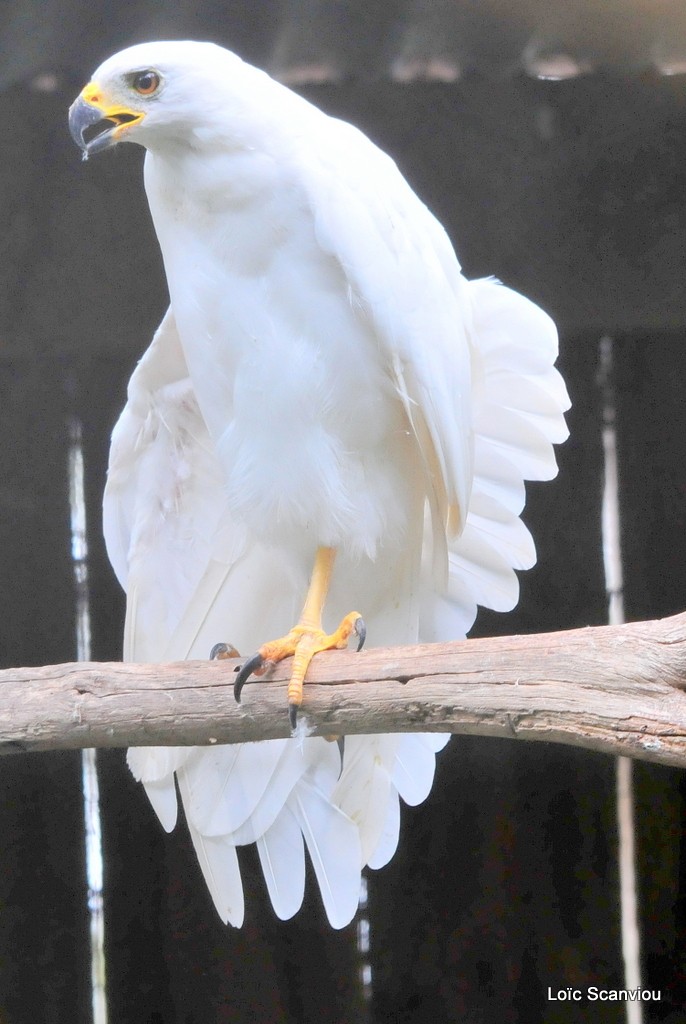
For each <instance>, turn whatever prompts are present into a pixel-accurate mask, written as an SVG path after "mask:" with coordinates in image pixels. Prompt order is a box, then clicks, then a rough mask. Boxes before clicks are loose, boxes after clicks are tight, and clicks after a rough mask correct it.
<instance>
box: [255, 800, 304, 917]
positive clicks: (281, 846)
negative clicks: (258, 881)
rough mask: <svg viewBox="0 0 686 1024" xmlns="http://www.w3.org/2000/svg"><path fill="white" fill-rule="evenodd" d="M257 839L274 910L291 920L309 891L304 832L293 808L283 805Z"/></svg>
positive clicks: (278, 914)
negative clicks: (306, 890)
mask: <svg viewBox="0 0 686 1024" xmlns="http://www.w3.org/2000/svg"><path fill="white" fill-rule="evenodd" d="M255 842H256V844H257V852H258V854H259V857H260V864H261V866H262V873H263V874H264V879H265V882H266V883H267V891H268V893H269V898H270V899H271V901H272V906H273V907H274V912H275V914H276V916H277V917H278V918H280V919H281V920H282V921H287V920H289V918H291V917H293V915H294V914H296V913H297V912H298V911H299V910H300V906H301V904H302V901H303V896H304V894H305V847H304V845H303V834H302V830H301V828H300V824H299V822H298V819H297V818H296V816H295V814H294V813H293V812H292V811H291V809H290V807H288V806H284V807H282V809H281V812H280V814H279V815H278V817H277V818H276V819H275V820H274V822H273V823H272V824H271V825H270V826H269V828H268V829H267V830H266V831H265V832H263V833H262V834H261V835H260V836H258V838H257V839H256V840H255Z"/></svg>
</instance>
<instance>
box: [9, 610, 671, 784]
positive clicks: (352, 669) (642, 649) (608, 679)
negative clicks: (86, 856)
mask: <svg viewBox="0 0 686 1024" xmlns="http://www.w3.org/2000/svg"><path fill="white" fill-rule="evenodd" d="M237 664H240V662H235V661H234V662H232V661H221V662H220V661H214V662H209V661H207V662H201V661H187V662H179V663H176V664H169V665H133V664H119V663H104V664H97V663H88V664H67V665H49V666H46V667H43V668H18V669H6V670H4V671H2V672H0V753H13V752H19V751H27V750H63V749H73V748H81V747H124V746H143V745H164V744H170V745H186V744H212V743H237V742H242V741H246V740H258V739H271V738H275V737H281V736H288V735H289V726H288V716H287V711H286V694H285V686H284V685H283V681H284V680H285V678H286V676H287V672H288V662H285V663H283V664H281V665H279V666H277V668H276V669H275V671H274V673H273V675H272V676H271V677H270V679H269V680H268V681H257V680H255V681H254V682H252V683H250V684H249V685H247V686H246V687H245V689H244V691H243V701H242V703H241V704H240V705H237V704H236V703H235V702H234V699H233V693H232V686H233V679H234V672H233V669H234V668H235V667H236V665H237ZM307 678H308V685H307V686H306V689H305V704H304V706H303V714H302V717H303V718H304V719H305V720H306V723H307V725H308V727H309V728H310V729H311V731H312V734H313V735H331V734H346V733H348V734H350V733H375V732H377V733H378V732H399V731H402V732H413V731H414V732H416V731H432V732H454V733H470V734H477V735H484V736H504V737H511V738H517V739H525V740H546V741H552V742H556V743H567V744H571V745H573V746H578V747H585V748H587V749H590V750H601V751H605V752H607V753H611V754H624V755H627V756H629V757H636V758H642V759H645V760H649V761H658V762H662V763H663V764H670V765H685V766H686V613H683V614H680V615H676V616H674V617H672V618H668V619H662V620H658V621H652V622H637V623H632V624H629V625H625V626H602V627H589V628H587V629H578V630H570V631H566V632H559V633H544V634H536V635H533V636H508V637H498V638H494V639H488V640H467V641H464V642H461V643H449V644H427V645H422V646H413V647H396V648H377V649H371V650H367V651H362V652H361V653H360V654H355V653H353V652H348V651H341V652H334V653H331V654H327V655H325V656H324V655H319V656H318V657H317V658H316V659H315V661H314V663H313V664H312V666H311V668H310V670H309V673H308V677H307ZM280 683H281V684H282V685H279V684H280Z"/></svg>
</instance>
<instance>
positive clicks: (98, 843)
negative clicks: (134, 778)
mask: <svg viewBox="0 0 686 1024" xmlns="http://www.w3.org/2000/svg"><path fill="white" fill-rule="evenodd" d="M68 473H69V510H70V518H71V559H72V566H73V570H74V589H75V595H76V659H77V661H90V659H91V623H90V592H89V587H88V540H87V536H86V499H85V488H84V478H83V443H82V431H81V422H80V420H78V419H77V418H76V417H73V418H72V419H71V420H70V423H69V465H68ZM81 774H82V786H83V815H84V823H85V831H86V879H87V882H88V912H89V915H90V933H91V986H92V1005H93V1017H92V1024H107V995H106V987H105V919H104V911H103V900H102V873H103V872H102V837H101V830H100V793H99V788H98V772H97V765H96V751H95V750H84V751H82V753H81Z"/></svg>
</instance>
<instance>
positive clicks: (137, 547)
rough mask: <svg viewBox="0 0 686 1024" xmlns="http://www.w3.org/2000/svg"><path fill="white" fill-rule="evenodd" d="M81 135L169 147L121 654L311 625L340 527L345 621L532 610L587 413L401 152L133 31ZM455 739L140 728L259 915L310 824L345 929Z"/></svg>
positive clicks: (222, 880) (115, 525)
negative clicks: (541, 502) (153, 737)
mask: <svg viewBox="0 0 686 1024" xmlns="http://www.w3.org/2000/svg"><path fill="white" fill-rule="evenodd" d="M141 76H144V77H141ZM145 76H147V78H146V77H145ZM151 76H152V77H151ZM142 83H143V84H145V85H146V88H147V86H148V85H150V83H152V86H153V88H152V91H151V92H150V93H149V94H148V93H147V91H146V93H145V94H144V93H143V90H142V87H141V85H142ZM94 112H95V113H94ZM102 118H105V119H106V120H105V121H101V124H100V125H99V126H98V128H99V129H100V128H103V127H104V128H106V129H107V131H104V132H101V133H100V134H99V135H95V136H93V138H91V139H90V140H86V139H85V135H86V133H85V127H84V126H85V125H86V123H87V122H88V123H90V124H91V125H93V124H95V122H96V121H97V120H98V119H102ZM72 131H73V132H74V134H75V137H77V140H78V141H79V143H80V144H81V145H82V146H83V148H84V150H85V152H86V154H87V153H88V152H89V151H91V150H95V149H103V148H105V147H106V145H108V144H110V143H111V142H115V141H118V140H119V139H128V140H130V141H135V142H140V143H141V144H142V145H144V146H145V147H146V148H147V149H148V153H147V157H146V163H145V185H146V190H147V194H148V199H149V203H150V208H151V211H152V215H153V219H154V223H155V228H156V231H157V235H158V238H159V242H160V246H161V249H162V254H163V257H164V263H165V268H166V274H167V280H168V284H169V292H170V300H171V305H170V309H169V311H168V313H167V315H166V316H165V318H164V320H163V322H162V324H161V326H160V328H159V330H158V332H157V334H156V336H155V338H154V340H153V342H152V345H151V346H150V348H149V349H148V351H147V352H146V354H145V355H144V356H143V358H142V360H141V362H140V363H139V365H138V367H137V369H136V371H135V372H134V374H133V377H132V379H131V382H130V385H129V396H128V402H127V405H126V408H125V409H124V411H123V413H122V415H121V418H120V420H119V422H118V424H117V426H116V428H115V431H114V434H113V439H112V450H111V456H110V467H109V477H108V484H107V490H106V494H105V504H104V521H105V536H106V540H107V547H108V551H109V554H110V558H111V560H112V564H113V566H114V568H115V571H116V572H117V575H118V577H119V579H120V581H121V583H122V585H123V586H124V587H125V588H126V591H127V620H126V635H125V651H124V653H125V657H126V658H127V659H131V660H135V661H157V660H172V659H179V658H190V657H195V658H204V657H207V656H208V653H209V651H210V648H211V647H212V645H213V644H214V643H215V642H216V641H217V640H223V639H227V640H230V641H231V642H232V643H234V644H235V645H236V646H237V647H238V648H239V649H240V650H241V651H242V652H243V653H251V652H252V651H253V650H254V649H255V648H256V647H257V646H258V645H259V644H260V643H262V642H263V641H264V640H266V639H269V638H270V637H273V636H278V635H281V634H282V633H284V632H286V631H287V630H288V629H289V627H290V626H291V625H292V623H293V622H295V620H296V618H297V614H298V611H299V609H300V606H301V604H302V600H303V596H304V593H305V589H306V585H307V578H308V574H309V571H310V569H311V566H312V562H313V559H314V555H315V552H316V550H317V548H319V547H321V546H327V547H334V548H336V549H337V561H336V565H335V569H334V575H333V581H332V586H331V591H330V595H329V601H328V605H327V617H328V616H329V615H330V616H331V620H332V622H333V621H334V620H335V621H337V619H338V618H340V617H341V616H342V615H344V614H345V613H346V612H347V611H348V610H349V609H350V608H351V607H355V606H359V607H360V609H361V611H362V612H363V614H364V616H365V619H366V621H367V626H368V635H369V638H370V641H371V642H372V643H374V644H378V645H382V644H394V643H411V642H415V641H417V640H419V641H428V640H439V639H447V638H455V637H459V636H463V635H464V634H465V633H466V631H467V630H468V629H469V628H470V626H471V624H472V622H473V620H474V616H475V614H476V606H477V604H481V605H485V606H487V607H491V608H495V609H498V610H507V609H510V608H512V607H513V606H514V604H515V603H516V601H517V597H518V582H517V577H516V575H515V572H514V570H515V569H525V568H528V567H530V566H531V565H532V564H533V562H534V560H535V553H534V547H533V542H532V540H531V537H530V535H529V533H528V531H527V529H526V527H525V526H524V525H523V523H522V522H521V520H520V518H519V515H520V512H521V510H522V507H523V504H524V497H525V495H524V484H523V481H524V479H549V478H551V477H552V476H554V474H555V472H556V465H555V459H554V455H553V451H552V444H553V443H557V442H560V441H562V440H564V438H565V437H566V428H565V425H564V419H563V415H562V413H563V411H564V409H566V408H567V406H568V404H569V403H568V399H567V395H566V391H565V388H564V384H563V382H562V380H561V378H560V376H559V374H558V373H557V371H556V370H555V369H554V366H553V364H554V361H555V358H556V355H557V335H556V331H555V328H554V326H553V324H552V322H551V320H550V319H549V318H548V317H547V316H546V314H544V313H543V312H542V311H541V310H540V309H538V308H537V307H536V306H535V305H533V304H532V303H530V302H529V301H527V300H526V299H524V298H522V297H521V296H519V295H517V294H516V293H514V292H512V291H510V290H509V289H507V288H505V287H503V286H501V285H499V284H497V283H496V282H494V281H491V280H484V281H476V282H471V283H470V282H467V281H466V280H465V279H464V278H463V277H462V275H461V273H460V268H459V264H458V262H457V259H456V257H455V254H454V252H453V249H452V246H451V245H450V242H449V240H448V238H447V236H446V234H445V232H444V231H443V229H442V227H441V226H440V225H439V224H438V222H437V221H436V220H435V219H434V217H433V216H432V215H431V214H430V213H429V211H428V210H427V209H426V207H425V206H424V205H423V204H422V203H421V202H420V200H419V199H418V198H417V196H416V195H415V194H414V193H413V192H412V190H411V189H410V187H409V186H408V185H407V183H406V182H405V180H404V179H403V177H402V176H401V175H400V173H399V171H398V170H397V168H396V166H395V164H394V163H393V162H392V161H391V160H390V159H389V158H388V157H387V156H386V155H384V154H383V153H381V152H380V151H379V150H378V149H377V148H376V147H375V146H374V145H373V144H372V143H371V142H370V141H369V140H368V139H367V138H365V137H364V136H363V135H362V134H361V133H360V132H358V131H357V130H356V129H354V128H353V127H351V126H350V125H347V124H344V123H343V122H341V121H338V120H335V119H333V118H330V117H327V116H326V115H324V114H323V113H321V112H320V111H319V110H317V109H316V108H315V107H313V106H311V105H310V104H308V103H307V102H306V101H305V100H303V99H301V98H299V97H297V96H296V95H294V94H293V93H291V92H290V91H289V90H287V89H285V88H283V87H282V86H280V85H279V84H277V83H276V82H274V81H272V80H271V79H270V78H269V77H268V76H267V75H265V74H263V73H262V72H260V71H258V70H256V69H255V68H252V67H250V66H249V65H246V64H244V63H243V62H242V61H240V60H239V58H238V57H236V56H235V55H233V54H231V53H229V52H228V51H226V50H223V49H221V48H219V47H216V46H213V45H211V44H205V43H189V42H184V43H151V44H145V45H142V46H136V47H132V48H131V49H129V50H125V51H123V52H122V53H119V54H117V55H116V56H114V57H112V58H110V60H108V61H106V62H105V63H104V64H103V65H102V66H101V67H100V68H99V69H98V71H97V72H96V73H95V76H94V79H93V81H92V82H91V83H90V85H89V86H87V87H86V89H84V91H83V93H82V96H81V98H80V99H79V100H77V102H76V104H75V105H74V107H73V108H72ZM322 656H324V655H322ZM306 702H307V691H305V708H304V709H305V712H306ZM218 713H221V712H218ZM285 713H286V711H285V707H284V714H285ZM446 741H447V737H445V736H435V735H407V736H404V735H393V736H355V737H352V738H347V739H346V740H345V742H344V746H343V755H342V760H341V754H340V751H339V746H338V745H337V744H334V743H329V742H326V741H325V740H323V739H317V738H304V739H303V738H294V739H290V740H276V741H269V742H265V743H249V744H243V745H239V746H233V747H210V748H185V747H179V748H160V749H157V748H144V749H143V748H141V749H135V750H131V751H130V752H129V764H130V766H131V769H132V771H133V772H134V774H135V776H136V777H137V778H138V779H140V780H141V781H142V782H143V783H144V784H145V786H146V789H147V791H148V794H149V796H150V799H151V802H152V804H153V806H154V807H155V810H156V811H157V813H158V815H159V817H160V820H161V822H162V824H163V825H164V827H165V828H166V829H168V830H170V829H172V828H173V827H174V824H175V821H176V810H177V808H176V791H175V785H174V773H175V774H176V777H177V779H178V787H179V792H180V794H181V798H182V800H183V802H184V807H185V811H186V816H187V820H188V824H189V828H190V831H191V836H192V839H193V843H194V845H195V849H196V851H197V854H198V859H199V862H200V865H201V867H202V870H203V873H204V875H205V878H206V881H207V884H208V887H209V890H210V892H211V894H212V898H213V900H214V902H215V905H216V907H217V910H218V912H219V914H220V915H221V917H222V919H223V920H225V921H230V922H231V923H232V924H235V925H240V924H241V922H242V920H243V913H244V905H243V891H242V885H241V879H240V872H239V867H238V859H237V854H236V847H237V846H238V845H241V844H244V843H256V845H257V850H258V853H259V857H260V861H261V864H262V868H263V871H264V877H265V881H266V885H267V888H268V891H269V894H270V897H271V900H272V903H273V906H274V909H275V911H276V913H277V914H278V915H279V917H282V918H288V917H290V916H291V915H292V914H294V913H295V912H296V911H297V910H298V908H299V906H300V904H301V901H302V896H303V888H304V878H305V854H304V849H305V847H306V848H307V851H308V854H309V858H310V860H311V862H312V865H313V867H314V870H315V874H316V877H317V881H318V885H319V888H320V891H321V894H322V899H323V902H324V906H325V908H326V912H327V915H328V917H329V920H330V922H331V924H332V925H333V926H334V927H340V926H342V925H345V924H346V923H347V922H349V921H350V920H351V918H352V917H353V915H354V913H355V910H356V907H357V899H358V893H359V880H360V871H361V869H362V867H363V866H364V865H365V864H369V865H371V866H373V867H380V866H382V865H383V864H385V863H386V862H387V861H388V860H389V859H390V858H391V857H392V855H393V852H394V850H395V848H396V845H397V842H398V831H399V822H400V816H399V797H402V798H403V800H405V801H406V802H407V803H412V804H416V803H419V802H421V801H422V800H424V799H425V798H426V796H427V794H428V792H429V790H430V787H431V784H432V780H433V773H434V763H435V754H436V752H437V751H438V750H440V748H441V747H442V746H443V745H444V744H445V742H446Z"/></svg>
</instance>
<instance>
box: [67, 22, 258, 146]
mask: <svg viewBox="0 0 686 1024" xmlns="http://www.w3.org/2000/svg"><path fill="white" fill-rule="evenodd" d="M239 67H240V68H246V65H244V64H243V63H242V61H241V60H240V59H239V58H238V57H236V56H235V54H233V53H230V52H229V51H228V50H224V49H222V48H221V47H219V46H215V45H214V44H213V43H196V42H157V43H142V44H140V45H138V46H132V47H129V49H127V50H122V51H121V52H120V53H117V54H115V55H114V56H113V57H110V58H109V59H108V60H106V61H105V62H104V63H103V64H101V65H100V67H99V68H98V69H97V71H96V72H95V73H94V75H93V77H92V79H91V81H90V82H89V83H88V85H86V86H85V87H84V88H83V89H82V90H81V92H80V94H79V95H78V96H77V98H76V100H75V101H74V103H73V104H72V105H71V107H70V109H69V128H70V131H71V134H72V137H73V139H74V141H75V142H76V144H77V145H78V146H80V148H81V150H82V152H83V158H84V160H85V159H87V158H88V157H89V156H91V155H92V154H93V153H100V152H102V150H104V149H108V148H109V147H110V146H113V145H115V144H116V143H117V142H139V143H141V144H142V145H144V146H149V145H150V144H151V143H152V142H153V140H154V139H155V137H160V136H161V135H165V136H166V137H169V136H170V135H173V134H175V133H176V134H180V133H181V132H184V131H186V132H187V131H188V130H192V129H193V127H194V126H196V125H197V123H198V121H199V120H201V119H202V116H203V113H204V112H206V111H207V110H208V109H209V110H211V109H212V108H213V107H214V106H215V105H216V104H217V102H218V101H219V97H218V96H217V95H216V94H217V83H220V84H221V83H224V82H227V81H228V80H230V79H231V78H233V77H235V75H236V73H237V72H238V68H239Z"/></svg>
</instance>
